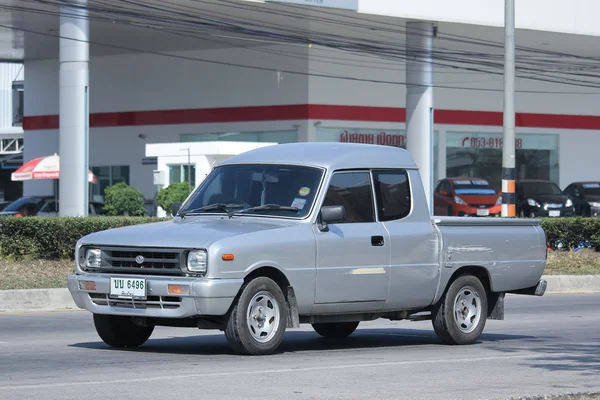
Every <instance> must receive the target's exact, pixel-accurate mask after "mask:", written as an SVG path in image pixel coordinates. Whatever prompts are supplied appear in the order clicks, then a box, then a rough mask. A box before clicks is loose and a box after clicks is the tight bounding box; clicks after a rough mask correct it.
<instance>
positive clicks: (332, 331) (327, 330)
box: [312, 322, 359, 339]
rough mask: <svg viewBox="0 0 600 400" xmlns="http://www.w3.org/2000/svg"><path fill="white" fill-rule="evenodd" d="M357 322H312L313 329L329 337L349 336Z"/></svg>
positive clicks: (340, 337)
mask: <svg viewBox="0 0 600 400" xmlns="http://www.w3.org/2000/svg"><path fill="white" fill-rule="evenodd" d="M358 324H359V322H332V323H320V324H312V327H313V329H314V330H315V332H317V333H318V334H319V335H321V336H323V337H326V338H331V339H342V338H345V337H348V336H350V335H351V334H352V333H353V332H354V331H355V330H356V328H357V327H358Z"/></svg>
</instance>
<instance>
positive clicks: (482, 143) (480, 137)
mask: <svg viewBox="0 0 600 400" xmlns="http://www.w3.org/2000/svg"><path fill="white" fill-rule="evenodd" d="M556 141H557V137H556V135H553V134H521V135H517V136H516V138H515V149H517V150H556ZM446 144H447V147H451V148H457V147H458V148H464V149H498V150H502V149H503V148H504V137H503V135H502V134H501V133H465V132H462V133H459V132H448V134H447V135H446Z"/></svg>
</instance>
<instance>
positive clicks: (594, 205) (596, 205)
mask: <svg viewBox="0 0 600 400" xmlns="http://www.w3.org/2000/svg"><path fill="white" fill-rule="evenodd" d="M590 206H592V207H600V203H597V202H595V201H592V202H590Z"/></svg>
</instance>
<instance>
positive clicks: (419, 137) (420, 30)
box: [406, 21, 434, 214]
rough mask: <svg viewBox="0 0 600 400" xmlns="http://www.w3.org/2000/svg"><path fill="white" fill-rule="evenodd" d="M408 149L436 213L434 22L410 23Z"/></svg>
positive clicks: (429, 202)
mask: <svg viewBox="0 0 600 400" xmlns="http://www.w3.org/2000/svg"><path fill="white" fill-rule="evenodd" d="M406 30H407V33H406V47H407V49H406V56H407V60H406V149H407V150H408V151H409V152H410V153H411V154H412V156H413V158H414V160H415V162H416V164H417V167H419V171H420V174H421V179H422V181H423V185H424V187H425V196H426V198H427V202H428V204H429V209H430V213H431V214H433V185H434V182H433V68H432V65H431V61H432V54H431V53H432V46H433V36H434V28H433V23H431V22H421V21H419V22H413V21H410V22H407V23H406Z"/></svg>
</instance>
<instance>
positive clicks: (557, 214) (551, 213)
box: [549, 210, 560, 217]
mask: <svg viewBox="0 0 600 400" xmlns="http://www.w3.org/2000/svg"><path fill="white" fill-rule="evenodd" d="M549 214H550V216H551V217H560V211H557V210H553V211H550V212H549Z"/></svg>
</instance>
